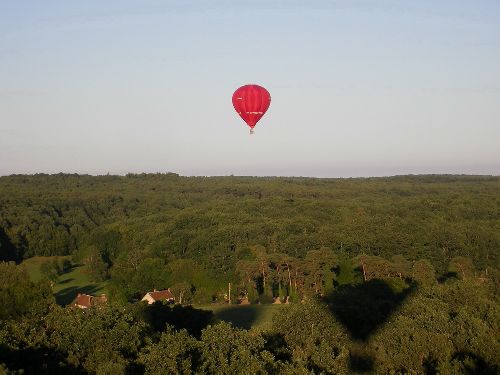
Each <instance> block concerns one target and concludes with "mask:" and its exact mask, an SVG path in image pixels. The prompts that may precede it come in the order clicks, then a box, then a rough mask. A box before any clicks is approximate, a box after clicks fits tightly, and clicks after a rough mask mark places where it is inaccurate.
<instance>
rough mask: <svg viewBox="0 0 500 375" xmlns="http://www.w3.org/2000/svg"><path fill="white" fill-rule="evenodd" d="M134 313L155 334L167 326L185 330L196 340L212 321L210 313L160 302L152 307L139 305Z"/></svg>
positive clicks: (212, 317)
mask: <svg viewBox="0 0 500 375" xmlns="http://www.w3.org/2000/svg"><path fill="white" fill-rule="evenodd" d="M136 311H137V312H138V314H139V315H140V318H141V319H142V320H144V321H145V322H146V323H148V325H149V326H150V327H151V329H152V330H153V331H155V332H162V331H164V330H165V326H166V325H167V324H168V325H170V326H172V327H174V328H175V329H177V330H181V329H185V330H186V331H188V332H189V334H191V335H193V336H195V337H197V338H199V337H200V336H201V331H202V330H203V329H204V328H205V327H206V326H208V325H209V324H211V323H213V321H214V316H213V313H212V312H211V311H207V310H200V309H195V308H194V307H192V306H182V305H174V306H169V305H165V304H163V303H161V302H155V303H153V304H152V305H146V304H144V303H142V304H139V305H138V310H136Z"/></svg>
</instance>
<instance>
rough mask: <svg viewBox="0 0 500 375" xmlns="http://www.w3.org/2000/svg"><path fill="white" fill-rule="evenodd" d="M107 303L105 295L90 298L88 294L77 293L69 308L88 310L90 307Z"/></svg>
mask: <svg viewBox="0 0 500 375" xmlns="http://www.w3.org/2000/svg"><path fill="white" fill-rule="evenodd" d="M107 301H108V299H107V298H106V295H105V294H101V295H100V296H91V295H90V294H82V293H78V294H77V296H76V298H75V299H74V300H73V302H71V304H70V306H72V307H78V308H80V309H88V308H89V307H92V306H97V305H102V304H104V303H106V302H107Z"/></svg>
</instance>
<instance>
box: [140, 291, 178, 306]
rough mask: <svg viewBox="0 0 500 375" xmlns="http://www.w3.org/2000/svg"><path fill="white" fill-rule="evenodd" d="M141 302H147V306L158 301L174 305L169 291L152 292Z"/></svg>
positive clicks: (172, 296) (173, 299)
mask: <svg viewBox="0 0 500 375" xmlns="http://www.w3.org/2000/svg"><path fill="white" fill-rule="evenodd" d="M141 301H147V303H148V305H151V304H153V303H155V302H158V301H165V302H167V303H174V302H175V297H174V295H173V294H172V292H171V291H170V289H165V290H156V289H155V290H153V291H152V292H147V293H146V295H145V296H144V297H143V298H142V300H141Z"/></svg>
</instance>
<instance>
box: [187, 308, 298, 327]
mask: <svg viewBox="0 0 500 375" xmlns="http://www.w3.org/2000/svg"><path fill="white" fill-rule="evenodd" d="M195 307H196V308H199V309H203V310H210V311H212V312H213V313H214V316H215V317H216V318H218V319H220V320H223V321H226V322H230V323H232V324H233V326H235V327H239V328H245V329H251V328H253V329H256V330H260V331H263V330H266V329H269V328H271V325H272V319H273V316H274V315H275V314H276V313H278V312H279V311H280V310H281V309H286V308H287V307H288V305H215V304H214V305H199V306H195Z"/></svg>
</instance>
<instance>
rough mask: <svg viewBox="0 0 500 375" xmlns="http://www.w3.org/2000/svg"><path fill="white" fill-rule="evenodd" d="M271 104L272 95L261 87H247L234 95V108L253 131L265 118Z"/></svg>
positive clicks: (242, 87) (243, 87)
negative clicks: (263, 117)
mask: <svg viewBox="0 0 500 375" xmlns="http://www.w3.org/2000/svg"><path fill="white" fill-rule="evenodd" d="M270 104H271V95H270V94H269V91H267V90H266V89H265V88H264V87H262V86H259V85H245V86H241V87H240V88H239V89H237V90H236V91H235V92H234V94H233V106H234V109H235V110H236V112H238V114H239V115H240V117H241V118H242V119H243V121H245V122H246V123H247V125H248V126H250V128H251V129H253V127H254V126H255V124H257V122H258V121H259V120H260V119H261V118H262V116H264V114H265V113H266V111H267V109H268V108H269V105H270Z"/></svg>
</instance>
